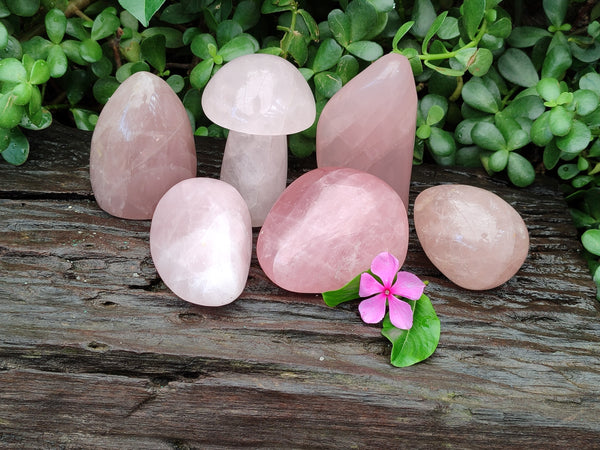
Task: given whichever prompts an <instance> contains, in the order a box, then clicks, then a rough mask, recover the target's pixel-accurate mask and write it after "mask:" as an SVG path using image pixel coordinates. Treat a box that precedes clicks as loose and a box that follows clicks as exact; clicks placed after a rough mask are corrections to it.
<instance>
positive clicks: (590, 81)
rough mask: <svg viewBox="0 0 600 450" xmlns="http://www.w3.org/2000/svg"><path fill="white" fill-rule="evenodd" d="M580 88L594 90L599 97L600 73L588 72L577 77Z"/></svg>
mask: <svg viewBox="0 0 600 450" xmlns="http://www.w3.org/2000/svg"><path fill="white" fill-rule="evenodd" d="M579 87H580V88H581V89H589V90H591V91H594V92H595V93H596V95H598V96H599V97H600V75H599V74H597V73H596V72H588V73H586V74H585V75H584V76H582V77H581V78H580V79H579Z"/></svg>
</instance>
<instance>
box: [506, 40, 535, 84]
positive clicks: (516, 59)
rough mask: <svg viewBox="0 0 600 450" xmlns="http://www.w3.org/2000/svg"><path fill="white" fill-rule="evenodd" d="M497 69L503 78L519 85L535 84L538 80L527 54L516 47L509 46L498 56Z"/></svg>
mask: <svg viewBox="0 0 600 450" xmlns="http://www.w3.org/2000/svg"><path fill="white" fill-rule="evenodd" d="M498 70H499V71H500V74H501V75H502V76H503V77H504V78H506V79H507V80H508V81H510V82H512V83H514V84H516V85H519V86H523V87H530V86H535V85H536V83H537V82H538V81H539V77H538V74H537V71H536V70H535V67H534V66H533V63H532V62H531V59H529V56H527V54H526V53H525V52H523V51H522V50H519V49H516V48H509V49H508V50H506V52H504V54H503V55H502V56H500V58H499V59H498Z"/></svg>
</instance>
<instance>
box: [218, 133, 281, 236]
mask: <svg viewBox="0 0 600 450" xmlns="http://www.w3.org/2000/svg"><path fill="white" fill-rule="evenodd" d="M287 163H288V155H287V139H286V137H285V136H257V135H251V134H246V133H239V132H237V131H230V132H229V136H228V138H227V144H226V145H225V153H224V154H223V164H222V165H221V180H222V181H225V182H226V183H229V184H231V185H232V186H233V187H235V188H236V189H237V190H238V191H239V193H240V194H241V195H242V197H243V198H244V200H245V201H246V204H247V205H248V209H249V210H250V217H251V218H252V225H253V226H256V227H258V226H261V225H262V224H263V222H264V221H265V217H267V213H268V212H269V210H270V209H271V206H273V204H274V203H275V201H276V200H277V197H279V195H280V194H281V193H282V192H283V190H284V189H285V184H286V181H287ZM248 174H252V176H248Z"/></svg>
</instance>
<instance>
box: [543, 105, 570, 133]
mask: <svg viewBox="0 0 600 450" xmlns="http://www.w3.org/2000/svg"><path fill="white" fill-rule="evenodd" d="M572 123H573V113H572V112H571V111H569V110H567V109H566V108H565V107H564V106H556V107H554V108H552V109H551V110H550V117H549V122H548V124H549V125H550V130H551V131H552V134H553V135H554V136H565V135H566V134H567V133H568V132H569V131H571V126H572Z"/></svg>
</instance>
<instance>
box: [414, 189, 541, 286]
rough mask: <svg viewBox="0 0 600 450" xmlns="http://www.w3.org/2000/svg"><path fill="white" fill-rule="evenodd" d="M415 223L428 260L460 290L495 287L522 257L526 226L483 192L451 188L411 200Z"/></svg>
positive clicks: (430, 191) (494, 197) (512, 211)
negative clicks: (413, 203) (461, 288)
mask: <svg viewBox="0 0 600 450" xmlns="http://www.w3.org/2000/svg"><path fill="white" fill-rule="evenodd" d="M414 219H415V228H416V231H417V236H418V238H419V241H420V243H421V246H422V247H423V250H424V251H425V254H426V255H427V257H428V258H429V260H430V261H431V262H432V263H433V264H434V265H435V266H436V267H437V268H438V269H439V270H440V272H442V273H443V274H444V275H446V277H448V279H450V280H451V281H452V282H454V283H455V284H457V285H459V286H461V287H463V288H466V289H472V290H483V289H491V288H494V287H497V286H500V285H501V284H503V283H504V282H506V281H508V280H509V279H510V278H511V277H512V276H513V275H514V274H515V273H517V271H518V270H519V268H520V267H521V265H522V264H523V262H524V261H525V258H526V257H527V252H528V250H529V234H528V232H527V227H526V226H525V222H523V219H522V218H521V216H520V215H519V213H518V212H517V211H515V209H514V208H513V207H512V206H510V205H509V204H508V203H507V202H506V201H504V200H503V199H501V198H500V197H499V196H497V195H496V194H493V193H491V192H489V191H486V190H485V189H481V188H477V187H474V186H466V185H456V184H454V185H440V186H435V187H432V188H429V189H425V190H424V191H423V192H421V193H420V194H419V195H418V196H417V198H416V200H415V205H414Z"/></svg>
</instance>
